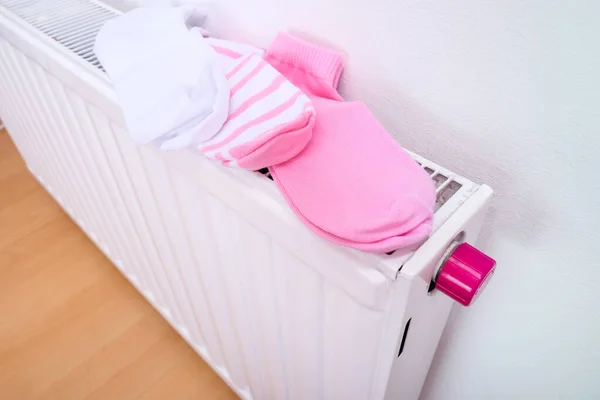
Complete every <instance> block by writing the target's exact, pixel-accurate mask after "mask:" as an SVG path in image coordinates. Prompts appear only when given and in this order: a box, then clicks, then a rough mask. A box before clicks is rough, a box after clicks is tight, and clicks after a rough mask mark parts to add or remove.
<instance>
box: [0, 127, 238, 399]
mask: <svg viewBox="0 0 600 400" xmlns="http://www.w3.org/2000/svg"><path fill="white" fill-rule="evenodd" d="M235 398H237V397H236V396H235V395H234V394H233V392H232V391H231V390H230V389H229V388H228V387H227V386H226V385H225V383H223V382H222V381H221V380H220V379H219V377H218V376H217V375H215V373H213V372H212V370H211V369H210V368H209V367H208V366H207V365H206V364H205V363H204V362H203V361H202V360H201V359H200V357H199V356H197V355H196V353H195V352H194V351H193V350H192V349H191V348H190V347H188V346H187V344H186V343H185V342H184V341H183V339H181V338H180V337H179V336H178V335H177V333H175V331H174V330H172V329H171V328H170V326H169V325H168V324H167V323H166V322H165V321H164V320H163V319H162V318H161V317H160V315H159V314H158V313H157V312H155V311H154V309H153V308H152V307H151V306H150V305H149V304H148V303H147V302H146V301H145V300H144V298H143V297H142V296H141V295H139V294H138V293H137V291H136V290H135V289H134V288H133V287H132V286H131V285H130V284H129V282H128V281H127V280H126V279H125V278H124V277H122V275H121V274H120V273H119V272H118V271H117V270H116V269H115V268H114V267H113V266H112V264H111V263H110V262H109V261H108V260H107V259H106V258H105V257H104V256H103V255H102V253H100V251H99V250H97V249H96V247H95V246H94V245H93V244H92V243H91V242H90V241H89V240H88V239H87V238H86V236H85V235H84V234H83V233H82V232H81V231H80V230H79V228H77V226H76V225H75V224H74V223H73V222H71V220H70V219H69V218H68V217H67V216H66V215H65V214H64V213H63V212H62V211H61V209H60V208H59V206H58V205H57V204H56V203H55V202H54V201H53V200H52V198H51V197H50V196H49V195H48V194H47V193H46V192H45V191H44V190H43V189H42V187H41V186H40V185H39V184H38V183H37V181H35V179H34V178H33V177H32V176H31V175H30V174H29V172H28V171H27V169H26V167H25V165H24V164H23V161H22V159H21V158H20V156H19V154H18V153H17V151H16V149H15V147H14V146H13V144H12V142H11V140H10V137H9V136H8V135H7V134H6V133H5V132H4V131H0V399H2V400H5V399H10V400H28V399H57V400H68V399H90V400H92V399H93V400H100V399H107V400H122V399H144V400H146V399H161V400H163V399H167V400H178V399H235Z"/></svg>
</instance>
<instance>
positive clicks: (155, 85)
mask: <svg viewBox="0 0 600 400" xmlns="http://www.w3.org/2000/svg"><path fill="white" fill-rule="evenodd" d="M203 19H204V14H203V13H201V12H200V11H198V10H197V9H195V8H193V7H179V8H168V7H142V8H138V9H135V10H132V11H130V12H128V13H126V14H123V15H121V16H119V17H117V18H115V19H112V20H110V21H108V22H107V23H106V24H105V25H104V26H103V27H102V29H101V30H100V33H99V34H98V36H97V38H96V43H95V48H94V50H95V52H96V55H97V57H98V59H99V60H100V62H101V63H102V65H103V67H104V69H105V70H106V72H107V73H108V74H109V76H110V77H111V79H112V81H113V83H114V86H115V91H116V92H117V96H118V98H119V102H120V104H121V108H122V109H123V114H124V116H125V121H126V123H127V127H128V129H129V132H130V134H131V136H132V137H133V139H134V140H135V141H137V142H138V143H148V142H152V141H156V142H157V143H158V145H159V146H160V148H161V149H164V150H168V149H177V148H184V147H189V146H193V145H195V144H199V143H202V142H204V141H206V140H208V139H210V138H211V137H213V136H214V135H215V134H216V133H217V132H218V131H219V129H221V127H222V125H223V123H224V122H225V120H226V119H227V116H228V111H229V85H228V83H227V80H226V78H225V73H224V72H223V70H222V68H221V66H220V65H219V63H218V61H217V57H216V53H215V51H214V50H213V49H212V48H211V47H210V46H209V44H208V43H207V42H206V41H205V39H204V38H203V37H202V35H199V34H198V33H197V32H191V31H190V30H189V28H190V27H191V26H189V25H192V26H193V25H199V24H200V23H201V22H202V21H203Z"/></svg>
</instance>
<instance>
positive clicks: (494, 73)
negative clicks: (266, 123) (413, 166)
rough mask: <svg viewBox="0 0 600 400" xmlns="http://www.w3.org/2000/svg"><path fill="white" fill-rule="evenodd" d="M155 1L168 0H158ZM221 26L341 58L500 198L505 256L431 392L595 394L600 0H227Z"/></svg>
mask: <svg viewBox="0 0 600 400" xmlns="http://www.w3.org/2000/svg"><path fill="white" fill-rule="evenodd" d="M158 1H160V0H158ZM209 10H210V16H211V18H210V20H209V27H210V28H211V29H212V30H213V32H214V33H215V34H217V35H221V36H223V37H226V38H233V39H240V40H247V41H250V42H253V43H255V44H260V45H267V44H268V43H269V41H270V40H271V39H272V38H273V36H274V34H275V32H277V31H278V30H291V31H293V32H296V33H303V34H307V35H309V36H311V37H314V38H318V39H319V40H321V41H323V42H325V43H328V44H330V45H332V46H334V47H337V48H338V49H340V50H342V51H344V52H345V53H346V55H347V69H346V73H345V74H344V78H343V82H342V86H341V91H342V94H343V95H344V96H345V98H346V99H349V100H354V99H361V100H363V101H365V102H366V103H367V104H368V105H369V106H370V107H371V109H372V110H373V111H374V112H375V114H376V115H377V116H378V117H379V118H380V120H381V121H382V122H383V124H384V125H385V126H386V127H387V128H388V129H389V131H390V132H391V133H392V134H393V135H394V137H396V138H397V139H398V141H399V142H400V143H402V144H403V145H404V146H405V147H407V148H409V149H412V150H415V151H417V152H419V153H421V154H423V155H424V156H426V157H429V158H431V159H432V160H434V161H437V162H438V163H441V164H443V165H445V166H448V167H449V168H451V169H454V170H456V171H458V172H461V173H463V174H465V175H466V176H468V177H470V178H472V179H474V180H476V181H479V182H485V183H488V184H489V185H490V186H492V187H493V188H494V189H496V191H497V195H496V197H495V200H494V204H493V210H492V212H491V214H490V217H489V221H488V225H487V227H486V229H485V231H484V235H483V237H482V239H481V243H480V246H481V247H483V248H485V250H487V251H488V252H489V253H490V254H492V255H493V256H494V257H495V258H496V259H497V260H498V262H499V267H498V271H497V273H496V276H495V278H494V280H493V281H492V283H491V284H490V286H489V287H488V289H487V290H486V293H484V295H483V296H482V297H481V298H480V300H479V303H478V304H476V305H475V306H474V307H473V308H471V309H461V308H456V309H455V310H454V313H453V316H452V321H451V323H450V325H449V327H448V329H447V331H446V333H445V336H444V338H443V341H442V344H441V347H440V349H439V351H438V354H437V357H436V360H435V361H434V367H433V368H432V371H431V373H430V377H429V379H428V383H427V385H426V388H425V391H424V393H423V396H422V397H423V398H424V399H433V400H438V399H439V400H453V399H461V400H470V399H508V398H510V399H531V398H543V399H553V398H569V399H592V398H596V399H597V398H600V344H599V341H600V313H599V312H598V308H599V307H600V290H598V287H600V263H599V262H598V258H599V257H600V251H599V249H600V243H599V242H600V240H599V239H600V235H599V234H598V227H599V226H600V211H599V209H598V202H599V198H600V183H599V182H600V178H599V177H598V172H600V162H599V161H598V158H599V157H600V112H599V110H600V46H599V43H598V42H599V40H600V24H599V23H598V16H599V15H600V2H598V1H593V0H590V1H583V0H576V1H558V0H546V1H541V0H518V1H517V0H503V1H493V0H437V1H434V0H421V1H417V0H372V1H364V0H302V1H297V0H296V1H294V0H219V1H217V2H216V4H213V5H212V6H211V7H209Z"/></svg>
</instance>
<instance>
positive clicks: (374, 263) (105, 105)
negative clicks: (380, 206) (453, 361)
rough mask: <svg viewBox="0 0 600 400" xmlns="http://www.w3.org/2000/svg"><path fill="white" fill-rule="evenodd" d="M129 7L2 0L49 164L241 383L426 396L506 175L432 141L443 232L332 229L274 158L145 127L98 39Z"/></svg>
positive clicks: (70, 202) (87, 220)
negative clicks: (495, 189)
mask: <svg viewBox="0 0 600 400" xmlns="http://www.w3.org/2000/svg"><path fill="white" fill-rule="evenodd" d="M115 13H117V11H115V10H112V9H110V8H108V7H106V6H104V5H102V4H100V3H96V2H94V1H93V0H0V115H1V116H2V120H3V122H4V123H5V124H6V127H7V130H8V132H9V134H10V136H11V137H12V138H13V140H14V142H15V143H16V145H17V147H18V149H19V151H20V152H21V154H22V155H23V157H24V159H25V161H26V163H27V166H28V168H29V169H30V170H31V172H32V173H33V174H34V175H35V176H36V178H37V179H38V180H39V181H40V183H41V184H42V185H43V186H44V187H45V188H46V189H47V190H48V192H50V193H51V194H52V196H53V197H54V198H55V199H56V201H58V202H59V203H60V205H61V206H62V207H63V208H64V209H65V210H66V212H67V213H68V214H69V215H70V216H71V217H72V219H73V220H74V221H75V222H76V223H77V224H78V225H79V226H80V227H81V229H83V230H84V231H85V232H86V233H87V234H88V236H89V237H90V238H91V239H92V240H93V241H94V242H95V243H96V245H97V246H98V247H99V248H100V249H101V250H102V251H103V252H104V253H105V254H106V255H107V256H108V258H110V260H112V262H113V263H114V264H115V265H116V267H117V268H118V269H119V270H120V271H121V272H122V273H123V274H124V275H125V276H126V277H127V278H128V279H129V280H130V281H131V283H132V284H133V285H134V286H135V287H136V288H137V289H138V290H139V291H140V292H141V293H142V294H143V295H144V296H145V297H146V298H147V299H148V301H149V302H150V303H152V305H153V306H154V307H156V309H157V310H158V311H159V312H160V313H161V314H162V315H163V316H164V318H165V319H166V320H167V321H169V323H170V324H171V325H172V326H173V327H174V328H175V329H176V330H177V331H178V332H179V333H180V334H181V336H183V337H184V338H185V340H186V341H187V342H188V343H189V344H190V346H192V347H193V348H194V349H195V350H196V351H197V352H198V354H200V355H201V356H202V357H203V358H204V359H205V360H206V361H207V362H208V363H209V364H210V365H211V366H212V367H213V368H214V370H215V371H216V372H217V373H218V374H219V375H220V376H221V377H222V378H223V379H224V380H225V381H226V382H227V383H228V384H229V385H230V386H231V387H232V388H233V389H234V390H235V391H236V393H237V394H238V395H239V396H240V397H241V398H244V399H311V400H312V399H326V400H330V399H343V400H352V399H361V400H362V399H384V398H385V399H402V400H411V399H417V398H418V396H419V392H420V390H421V387H422V385H423V381H424V379H425V376H426V374H427V370H428V368H429V365H430V363H431V360H432V357H433V354H434V352H435V349H436V346H437V343H438V341H439V338H440V335H441V333H442V329H443V327H444V325H445V322H446V319H447V316H448V312H449V310H450V307H451V305H452V300H451V299H450V298H449V297H447V296H446V295H444V294H442V293H440V292H439V291H437V290H433V291H430V290H429V289H431V288H433V285H431V287H430V284H431V282H432V278H433V277H434V273H435V270H436V267H438V266H439V265H440V263H441V262H442V261H443V258H444V254H445V253H447V249H448V248H449V247H450V246H452V244H453V242H455V239H456V238H460V239H461V240H466V241H470V242H473V241H475V239H476V238H477V235H478V233H479V229H480V227H481V224H482V220H483V217H484V214H485V211H486V206H487V203H488V201H489V199H490V197H491V193H492V191H491V189H490V188H488V187H487V186H479V185H476V184H474V183H472V182H470V181H469V180H467V179H465V178H462V177H460V176H458V175H456V174H453V173H452V172H450V171H448V170H446V169H444V168H442V167H440V166H438V165H435V164H434V163H432V162H429V161H427V160H424V159H422V158H421V157H418V156H416V155H415V158H416V160H417V161H418V162H420V163H421V164H422V165H423V167H424V168H426V169H427V170H428V171H429V172H430V173H431V175H432V178H433V179H434V180H435V181H436V183H437V185H438V204H437V206H438V207H437V211H436V215H435V226H434V233H433V235H432V237H431V238H430V239H429V240H428V241H427V242H426V243H425V244H423V245H422V246H421V247H420V248H419V249H418V250H417V251H416V252H414V253H406V252H404V253H403V252H400V251H397V252H395V253H393V254H390V255H370V254H364V253H361V252H358V251H354V250H351V249H347V248H343V247H340V246H336V245H332V244H330V243H327V242H325V241H323V240H321V239H320V238H318V237H316V236H315V235H313V234H312V233H311V232H310V231H309V230H308V229H306V228H305V227H304V226H303V225H302V224H301V223H300V222H299V221H298V220H297V218H296V217H295V216H294V215H293V213H292V212H291V211H290V210H289V209H288V206H287V205H286V203H285V202H284V200H283V198H282V197H281V196H280V194H279V193H278V191H277V189H276V187H275V186H274V184H273V183H272V182H271V181H270V180H269V179H268V177H267V176H264V175H261V174H259V173H253V172H248V171H243V170H234V169H227V168H224V167H221V166H220V165H216V164H214V163H212V162H210V161H208V160H206V159H204V158H203V157H201V156H200V155H198V154H193V153H191V152H173V153H159V152H157V151H155V150H154V149H153V148H151V147H139V146H136V145H134V144H133V143H132V141H131V140H130V139H129V136H128V134H127V132H125V130H124V128H123V126H124V122H123V118H122V115H121V113H120V110H119V108H118V105H117V104H116V101H115V97H114V93H113V91H112V89H111V86H110V84H109V82H108V80H107V77H106V76H105V74H104V72H103V71H102V69H101V66H100V64H99V62H98V61H97V60H96V58H95V56H94V54H93V52H92V50H91V49H92V45H93V40H94V37H95V34H96V32H97V31H98V29H99V28H100V26H101V24H102V23H103V22H104V21H105V20H106V19H108V18H111V17H113V16H114V15H115ZM461 232H464V234H462V235H460V234H461Z"/></svg>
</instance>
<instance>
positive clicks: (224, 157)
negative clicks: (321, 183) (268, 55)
mask: <svg viewBox="0 0 600 400" xmlns="http://www.w3.org/2000/svg"><path fill="white" fill-rule="evenodd" d="M207 40H208V41H209V42H210V44H211V45H212V47H213V49H215V51H216V52H217V55H218V60H219V62H220V63H221V65H222V67H223V68H224V70H225V71H226V77H227V81H228V83H229V85H230V102H229V117H228V119H227V121H226V122H225V124H224V125H223V127H222V128H221V130H220V131H219V132H218V133H217V134H216V135H215V136H213V137H212V138H210V139H209V140H207V141H206V142H204V143H202V144H201V145H200V146H199V149H200V152H202V153H203V154H204V155H205V156H207V157H209V158H213V159H216V160H219V161H221V162H222V163H223V164H224V165H228V166H239V167H242V168H246V169H252V170H257V169H261V168H264V167H268V166H270V165H274V164H278V163H281V162H284V161H287V160H289V159H290V158H292V157H294V156H296V155H297V154H298V153H299V152H300V151H302V149H304V147H305V146H306V144H307V143H308V142H309V141H310V139H311V137H312V128H313V125H314V121H315V110H314V108H313V106H312V104H311V101H310V100H309V98H308V97H307V96H306V95H305V94H304V93H303V92H302V91H301V90H300V89H298V88H297V87H295V86H294V85H292V84H291V83H290V82H289V81H288V80H287V79H286V78H285V77H284V76H283V75H282V74H280V73H279V72H278V71H277V70H276V69H275V68H273V67H272V66H271V65H269V64H268V63H267V62H266V61H265V60H263V59H262V57H261V54H260V51H252V49H253V48H252V47H250V46H247V45H243V44H240V43H235V42H228V41H224V40H218V39H207ZM255 50H257V49H255Z"/></svg>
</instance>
